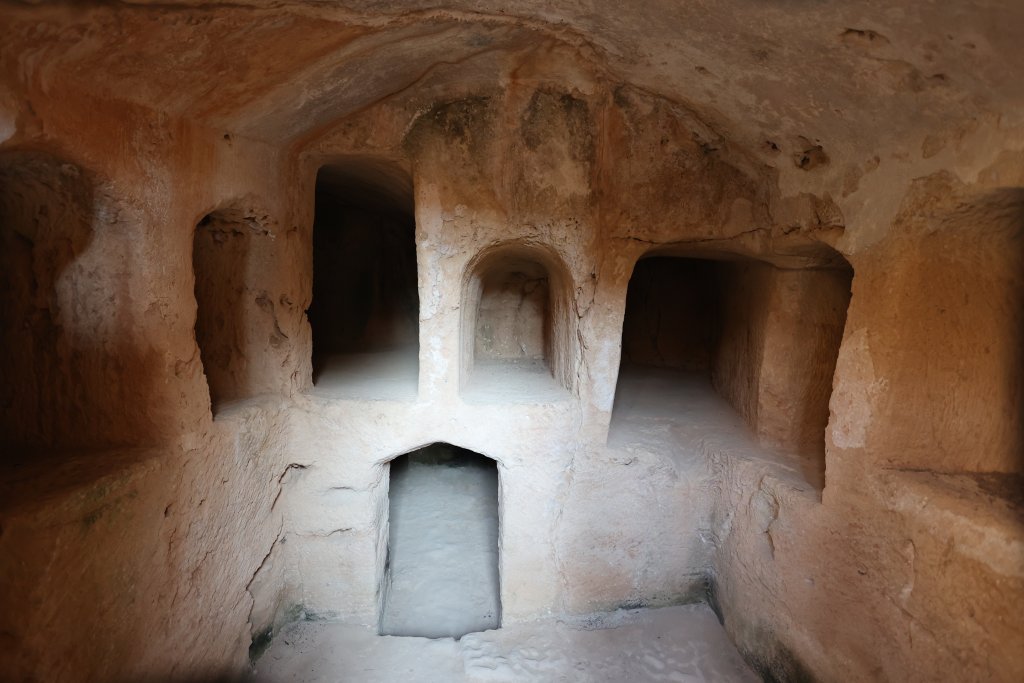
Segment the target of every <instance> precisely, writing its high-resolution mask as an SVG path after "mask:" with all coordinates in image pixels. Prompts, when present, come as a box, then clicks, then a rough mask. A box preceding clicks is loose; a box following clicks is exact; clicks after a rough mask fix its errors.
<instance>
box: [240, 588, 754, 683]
mask: <svg viewBox="0 0 1024 683" xmlns="http://www.w3.org/2000/svg"><path fill="white" fill-rule="evenodd" d="M758 680H760V679H759V678H758V677H757V675H755V674H754V672H753V671H752V670H751V669H750V668H749V667H748V666H747V665H746V664H745V663H744V662H743V660H742V659H741V658H740V656H739V654H738V653H737V652H736V649H735V648H734V647H733V646H732V644H731V643H730V642H729V639H728V638H727V637H726V634H725V630H724V629H723V628H722V626H721V625H720V624H719V623H718V620H717V619H716V618H715V615H714V613H713V612H712V611H711V610H710V609H709V608H708V607H707V605H704V604H702V603H701V604H694V605H684V606H679V607H666V608H662V609H657V610H630V611H619V612H615V613H612V614H607V615H593V616H590V617H582V618H573V619H566V620H558V619H548V620H543V621H535V622H526V623H518V624H509V625H506V626H504V627H502V628H501V629H500V630H495V631H485V632H482V633H473V634H469V635H466V636H463V637H462V638H461V639H459V640H454V639H452V638H439V639H436V640H431V639H428V638H408V637H406V638H402V637H393V636H379V635H377V634H376V631H375V630H374V629H373V628H371V627H362V626H352V625H345V624H339V623H330V622H309V621H307V622H298V623H295V624H292V625H291V626H288V627H286V628H285V629H284V630H283V632H282V633H280V634H279V635H278V636H277V638H276V639H275V640H274V641H273V643H271V646H270V648H269V649H268V650H267V651H266V652H265V653H264V655H263V656H262V657H261V658H260V659H259V660H258V661H257V662H256V665H255V673H254V681H256V682H258V683H286V682H288V683H298V682H302V683H327V682H328V681H330V682H338V681H358V682H359V683H385V682H392V681H397V682H401V683H427V682H431V683H458V682H460V681H489V682H494V683H497V682H502V683H505V682H507V683H512V682H515V683H521V682H524V681H538V682H541V681H543V682H544V683H555V682H559V681H566V682H570V681H572V682H576V681H579V682H586V683H603V682H607V683H624V682H628V683H661V682H663V681H667V682H678V683H697V682H700V681H714V682H715V683H733V682H735V683H746V682H749V683H753V682H754V681H758Z"/></svg>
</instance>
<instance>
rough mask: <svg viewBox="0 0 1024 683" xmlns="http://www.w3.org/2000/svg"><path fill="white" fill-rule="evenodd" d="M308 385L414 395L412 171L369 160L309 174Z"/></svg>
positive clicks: (343, 394) (353, 394) (332, 392)
mask: <svg viewBox="0 0 1024 683" xmlns="http://www.w3.org/2000/svg"><path fill="white" fill-rule="evenodd" d="M307 314H308V316H309V322H310V325H311V327H312V330H313V384H314V390H313V391H314V393H316V394H318V395H325V396H330V397H338V398H353V399H391V400H414V399H415V398H416V395H417V385H418V380H419V290H418V282H417V274H416V219H415V216H414V211H413V188H412V179H411V178H410V176H409V175H408V174H407V173H406V172H405V171H403V170H402V169H400V168H397V167H394V166H392V165H389V164H385V163H383V162H380V161H376V160H368V159H346V160H342V161H338V162H336V163H331V164H328V165H325V166H323V167H322V168H321V169H320V171H319V173H318V174H317V180H316V207H315V218H314V224H313V300H312V304H311V305H310V308H309V310H308V311H307Z"/></svg>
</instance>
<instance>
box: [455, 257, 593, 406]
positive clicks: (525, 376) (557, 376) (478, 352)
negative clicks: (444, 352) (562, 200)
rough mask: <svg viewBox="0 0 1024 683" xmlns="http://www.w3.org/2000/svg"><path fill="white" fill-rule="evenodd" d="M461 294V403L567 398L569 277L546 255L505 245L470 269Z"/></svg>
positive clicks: (570, 385) (570, 376)
mask: <svg viewBox="0 0 1024 683" xmlns="http://www.w3.org/2000/svg"><path fill="white" fill-rule="evenodd" d="M466 272H467V274H466V279H465V285H464V288H463V301H464V306H463V317H462V322H461V332H460V337H461V339H460V346H461V356H462V362H461V377H462V380H461V385H462V390H463V392H464V394H465V395H467V396H470V397H480V398H484V397H488V398H492V399H495V400H522V401H526V402H529V401H533V400H548V399H550V398H552V397H557V396H559V395H560V393H561V392H564V391H565V390H570V391H571V390H573V389H574V383H573V374H572V368H573V357H574V353H573V352H574V347H573V344H574V339H575V338H574V335H573V332H572V330H571V329H570V314H571V311H570V297H571V291H572V289H571V287H572V284H571V277H570V275H569V272H568V269H567V268H566V267H565V264H564V263H563V262H562V260H561V258H559V256H558V255H557V254H556V253H555V252H554V251H553V250H552V249H550V248H548V247H545V246H543V245H539V244H534V243H530V242H512V243H506V244H501V245H497V246H494V247H491V248H489V249H486V250H484V251H483V252H482V253H481V254H479V255H478V256H477V257H476V258H475V259H473V261H472V262H471V263H470V264H469V266H468V268H467V271H466Z"/></svg>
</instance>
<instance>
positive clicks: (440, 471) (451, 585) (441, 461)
mask: <svg viewBox="0 0 1024 683" xmlns="http://www.w3.org/2000/svg"><path fill="white" fill-rule="evenodd" d="M389 467H390V489H389V494H388V495H389V506H388V509H389V514H390V519H389V528H388V553H387V561H386V564H385V569H384V577H383V585H382V589H381V594H382V600H381V605H382V607H381V618H380V633H381V635H392V636H423V637H427V638H442V637H454V638H459V637H461V636H463V635H465V634H467V633H474V632H477V631H485V630H488V629H495V628H498V627H499V626H500V625H501V598H500V590H499V576H498V540H499V520H498V493H499V486H498V468H497V463H495V462H494V461H493V460H491V459H489V458H486V457H484V456H482V455H479V454H477V453H474V452H472V451H468V450H465V449H462V448H458V447H455V446H450V445H448V444H433V445H431V446H426V447H425V448H421V449H419V450H417V451H413V452H412V453H409V454H407V455H403V456H399V457H398V458H395V459H394V460H392V461H391V463H390V465H389Z"/></svg>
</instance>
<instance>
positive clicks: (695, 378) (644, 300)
mask: <svg viewBox="0 0 1024 683" xmlns="http://www.w3.org/2000/svg"><path fill="white" fill-rule="evenodd" d="M836 257H837V259H838V265H836V266H834V267H828V268H801V269H786V268H780V267H777V266H774V265H772V264H770V263H766V262H762V261H758V260H754V259H749V258H741V257H738V256H734V255H716V258H692V257H674V256H653V257H649V258H645V259H642V260H640V261H639V262H638V263H637V265H636V268H635V269H634V271H633V276H632V278H631V279H630V282H629V289H628V290H627V295H626V312H625V317H624V320H623V326H622V360H621V363H620V367H619V382H618V384H617V387H616V397H615V404H614V408H613V414H612V426H611V432H610V434H609V437H610V438H611V437H612V436H614V435H615V432H616V430H617V429H618V430H620V431H621V430H626V431H628V430H629V429H631V428H640V429H648V430H649V428H650V425H649V424H648V425H643V424H642V418H645V417H646V418H651V417H657V416H661V417H663V418H664V419H665V420H676V421H679V420H682V421H686V420H688V419H689V420H690V421H700V422H701V423H702V424H711V423H717V424H720V425H721V426H722V428H723V429H724V428H725V426H726V425H727V423H728V419H729V417H728V416H724V415H720V419H719V418H716V417H714V415H713V413H714V412H715V411H718V412H719V414H720V413H721V410H722V408H719V407H717V406H723V402H722V401H721V399H725V402H724V403H725V404H727V406H731V408H732V411H734V414H735V415H738V416H739V417H740V418H742V419H743V421H744V422H746V424H747V426H748V427H749V428H750V429H751V431H752V432H753V433H754V435H755V436H756V438H757V440H758V441H759V442H760V443H761V444H763V445H765V446H768V447H770V448H773V449H777V450H779V451H781V452H785V453H790V454H794V455H797V456H799V457H800V459H801V461H802V464H801V469H802V471H803V474H804V475H805V477H806V478H807V480H808V481H809V482H812V483H814V484H816V485H817V486H819V487H820V486H821V485H822V484H823V480H824V466H825V428H826V426H827V423H828V416H829V408H828V404H829V398H830V397H831V393H832V375H833V374H834V372H835V366H836V360H837V358H838V355H839V345H840V343H841V341H842V335H843V328H844V325H845V322H846V311H847V308H848V306H849V301H850V287H851V282H852V278H853V270H852V268H850V267H849V265H848V264H846V262H845V261H843V260H842V258H841V257H839V256H838V254H837V255H836ZM709 394H716V395H717V396H718V397H720V398H718V399H715V398H714V397H711V396H709ZM723 407H725V406H723ZM725 410H728V407H725ZM666 424H667V423H666ZM618 436H620V437H621V436H622V434H621V433H620V434H618Z"/></svg>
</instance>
